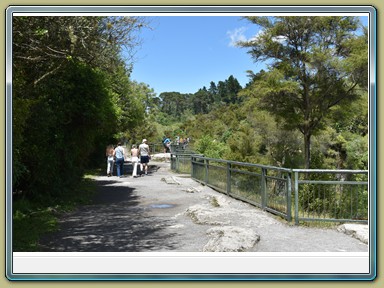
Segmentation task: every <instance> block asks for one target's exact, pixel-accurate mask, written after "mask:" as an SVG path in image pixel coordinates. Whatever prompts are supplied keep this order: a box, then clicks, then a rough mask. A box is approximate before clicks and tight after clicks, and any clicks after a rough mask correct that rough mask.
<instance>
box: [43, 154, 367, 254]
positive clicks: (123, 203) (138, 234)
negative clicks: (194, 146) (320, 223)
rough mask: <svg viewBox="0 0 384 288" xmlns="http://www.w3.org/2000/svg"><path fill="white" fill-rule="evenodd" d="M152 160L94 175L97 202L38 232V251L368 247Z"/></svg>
mask: <svg viewBox="0 0 384 288" xmlns="http://www.w3.org/2000/svg"><path fill="white" fill-rule="evenodd" d="M150 164H151V167H150V168H151V170H150V173H149V175H147V176H145V177H140V178H132V177H131V176H127V177H123V178H117V177H105V176H98V177H94V180H95V181H96V182H97V185H98V193H97V195H96V197H95V199H94V203H92V204H91V205H86V206H82V207H79V209H77V210H76V211H73V212H71V213H68V214H65V215H62V217H61V218H60V221H59V222H60V230H59V231H58V232H55V233H52V234H49V235H46V236H45V237H43V238H42V239H41V241H40V246H41V251H58V252H61V251H65V252H144V251H152V252H154V251H156V252H159V251H168V252H202V251H248V252H367V251H368V245H367V244H366V243H363V242H362V241H360V240H358V239H356V238H354V237H352V236H351V235H347V234H345V233H342V232H339V231H337V229H336V228H333V229H315V228H307V227H298V226H294V225H289V224H287V223H286V222H285V221H282V220H279V219H277V218H276V217H274V216H272V215H271V214H269V213H267V212H264V211H261V210H260V209H258V208H255V207H254V206H252V205H249V204H247V203H244V202H242V201H238V200H235V199H233V198H230V197H227V196H226V195H224V194H221V193H218V192H216V191H214V190H212V189H210V188H209V187H206V186H203V185H201V184H199V183H197V182H195V181H194V180H192V179H191V178H189V177H188V176H183V175H180V174H175V173H173V172H171V171H170V169H169V167H170V164H169V163H164V162H153V161H152V162H151V163H150Z"/></svg>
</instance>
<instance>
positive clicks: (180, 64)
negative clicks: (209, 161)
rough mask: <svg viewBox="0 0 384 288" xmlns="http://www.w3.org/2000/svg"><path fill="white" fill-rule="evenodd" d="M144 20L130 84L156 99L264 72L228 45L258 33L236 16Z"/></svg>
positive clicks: (243, 80)
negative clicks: (147, 24)
mask: <svg viewBox="0 0 384 288" xmlns="http://www.w3.org/2000/svg"><path fill="white" fill-rule="evenodd" d="M363 18H366V17H363ZM149 19H150V23H151V24H150V26H151V27H152V28H153V30H149V29H145V30H143V32H142V33H141V36H140V37H141V38H142V41H143V43H142V46H141V47H140V48H139V49H138V51H137V53H136V55H135V62H134V65H133V72H132V74H131V79H132V80H135V81H137V82H143V83H146V84H148V85H149V87H150V88H153V89H154V92H155V93H156V94H157V95H160V93H162V92H173V91H174V92H180V93H195V92H197V91H198V90H199V89H200V88H202V87H203V86H206V87H207V88H209V85H210V82H211V81H214V82H215V83H216V84H217V83H218V82H219V81H224V80H226V79H228V77H229V76H231V75H233V76H234V77H235V78H236V79H237V80H238V81H239V83H240V85H242V86H243V87H244V86H245V85H246V84H247V83H248V81H249V78H248V76H247V72H246V71H247V70H252V71H253V72H258V71H259V70H261V69H265V66H264V65H263V64H261V63H257V64H256V63H254V62H253V60H252V59H251V57H250V55H249V54H247V49H245V48H240V47H235V46H234V45H233V43H234V41H238V40H241V39H249V38H251V37H252V36H254V35H256V34H257V32H258V28H257V26H256V25H254V24H251V23H250V22H249V21H248V20H245V19H242V18H240V17H239V16H154V17H149ZM365 20H366V19H365ZM363 22H365V23H364V24H367V22H366V21H363ZM244 37H245V38H244Z"/></svg>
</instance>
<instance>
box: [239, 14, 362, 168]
mask: <svg viewBox="0 0 384 288" xmlns="http://www.w3.org/2000/svg"><path fill="white" fill-rule="evenodd" d="M246 18H247V19H248V20H249V21H251V22H252V23H254V24H256V25H258V26H259V27H261V30H260V32H259V34H258V35H257V36H256V37H255V38H253V39H251V40H248V41H242V42H239V43H238V46H240V47H244V48H248V49H249V50H248V53H249V54H250V55H251V56H252V58H253V59H254V61H255V62H265V61H269V62H268V63H269V64H270V65H269V71H267V72H266V73H263V74H262V75H260V80H258V81H254V82H253V83H252V85H249V87H248V88H247V90H248V95H252V96H253V97H258V98H259V100H260V105H261V106H262V107H263V108H264V109H266V110H268V111H270V112H271V113H273V114H274V115H275V116H276V118H277V119H278V120H279V121H280V122H281V123H283V125H284V127H285V128H287V129H298V130H299V131H300V132H301V133H302V134H303V137H304V156H305V167H306V168H310V163H311V153H310V147H311V137H312V135H314V134H315V133H317V132H318V131H320V130H321V129H322V128H323V125H324V118H325V116H326V115H327V113H328V112H329V111H330V109H331V108H332V107H334V106H337V105H342V104H343V103H345V101H353V100H355V99H356V98H357V89H358V88H359V86H358V84H360V83H362V82H364V81H363V80H362V79H363V77H364V75H366V73H368V71H367V65H368V63H367V62H365V61H364V55H361V53H364V51H367V50H365V48H364V47H365V46H364V43H366V42H364V41H361V39H365V38H364V37H366V35H363V36H360V37H359V36H356V31H357V28H358V23H359V22H358V19H357V18H356V17H344V16H340V17H339V16H327V17H317V16H316V17H313V16H312V17H301V16H300V17H297V16H290V17H272V18H271V17H253V16H252V17H246ZM358 40H360V41H358ZM350 43H355V44H356V45H355V49H349V46H348V44H350ZM357 43H358V44H357ZM352 52H353V53H352ZM352 67H354V68H356V67H359V68H360V73H353V71H354V70H355V69H353V68H352ZM362 71H363V72H362ZM364 71H365V72H366V73H364Z"/></svg>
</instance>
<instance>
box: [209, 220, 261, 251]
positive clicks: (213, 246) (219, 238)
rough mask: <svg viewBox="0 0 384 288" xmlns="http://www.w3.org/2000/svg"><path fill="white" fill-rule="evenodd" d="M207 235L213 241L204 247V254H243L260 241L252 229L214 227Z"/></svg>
mask: <svg viewBox="0 0 384 288" xmlns="http://www.w3.org/2000/svg"><path fill="white" fill-rule="evenodd" d="M207 234H208V235H209V237H210V238H211V239H210V240H209V241H208V243H207V244H206V245H205V246H204V247H203V251H204V252H242V251H246V250H248V249H250V248H252V247H253V246H254V245H255V244H256V243H257V242H259V241H260V236H259V235H257V234H256V232H255V231H253V230H252V229H247V228H241V227H236V226H225V227H213V228H210V229H208V230H207Z"/></svg>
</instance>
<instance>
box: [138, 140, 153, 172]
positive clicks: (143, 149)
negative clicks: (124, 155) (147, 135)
mask: <svg viewBox="0 0 384 288" xmlns="http://www.w3.org/2000/svg"><path fill="white" fill-rule="evenodd" d="M139 154H140V163H141V164H140V165H141V167H142V168H141V171H144V173H145V175H148V162H149V158H150V157H151V155H150V153H149V146H148V144H147V139H143V142H142V143H141V144H140V145H139Z"/></svg>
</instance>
